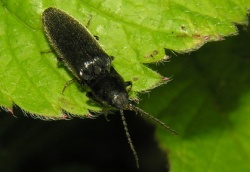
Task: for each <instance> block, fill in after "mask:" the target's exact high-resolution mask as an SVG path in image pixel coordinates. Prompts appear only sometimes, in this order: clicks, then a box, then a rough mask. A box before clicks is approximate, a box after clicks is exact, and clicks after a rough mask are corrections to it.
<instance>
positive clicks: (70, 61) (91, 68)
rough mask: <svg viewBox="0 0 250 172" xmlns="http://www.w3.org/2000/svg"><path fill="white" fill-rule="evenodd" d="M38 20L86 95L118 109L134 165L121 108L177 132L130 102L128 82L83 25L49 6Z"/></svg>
mask: <svg viewBox="0 0 250 172" xmlns="http://www.w3.org/2000/svg"><path fill="white" fill-rule="evenodd" d="M42 22H43V27H44V30H45V33H46V35H47V38H48V40H49V42H50V43H51V45H52V47H53V48H54V50H55V51H56V53H57V54H58V56H59V57H58V58H59V60H62V61H63V62H64V63H65V64H66V66H67V67H68V69H69V70H70V71H71V72H72V74H73V75H74V76H75V78H76V80H77V82H78V83H79V84H80V85H81V86H84V85H85V86H87V87H89V88H90V90H91V92H88V93H87V97H89V98H90V99H92V100H94V101H95V102H97V103H99V104H101V105H106V106H111V107H113V108H115V109H117V110H119V111H120V114H121V118H122V123H123V125H124V129H125V133H126V136H127V139H128V143H129V145H130V148H131V150H132V152H133V154H134V157H135V161H136V165H137V167H138V168H139V159H138V156H137V153H136V151H135V148H134V146H133V143H132V140H131V138H130V134H129V132H128V128H127V123H126V120H125V117H124V112H123V111H124V110H131V111H135V112H136V113H140V114H141V115H144V116H146V117H148V118H150V119H151V120H153V121H155V122H157V123H159V124H160V125H162V126H163V127H164V128H166V129H168V130H169V131H171V132H172V133H175V134H177V133H176V132H175V131H174V130H172V129H171V128H170V127H169V126H167V125H166V124H164V123H163V122H161V121H160V120H159V119H157V118H155V117H153V116H151V115H149V114H148V113H146V112H144V111H143V110H142V109H140V108H138V107H136V106H135V105H133V101H132V100H130V99H129V94H128V92H129V90H130V89H131V87H132V82H131V81H126V82H125V81H124V79H123V78H122V76H121V75H120V74H119V73H118V72H117V71H116V70H115V68H114V67H113V66H112V65H111V63H112V61H113V59H114V57H112V56H109V55H108V54H107V53H106V52H105V51H104V50H103V49H102V47H101V46H100V44H99V43H98V41H97V39H96V37H95V36H93V35H92V34H91V33H90V32H89V30H88V29H87V28H86V27H85V26H83V25H82V24H80V23H79V22H78V21H77V20H75V19H74V18H73V17H71V16H70V15H68V14H67V13H65V12H63V11H61V10H59V9H56V8H53V7H50V8H47V9H45V10H44V12H43V14H42Z"/></svg>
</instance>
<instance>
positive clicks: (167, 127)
mask: <svg viewBox="0 0 250 172" xmlns="http://www.w3.org/2000/svg"><path fill="white" fill-rule="evenodd" d="M129 109H130V110H133V111H135V112H136V113H138V112H139V113H140V114H141V115H144V116H146V117H147V118H149V119H151V120H152V121H154V122H156V123H158V124H160V125H161V126H162V127H164V128H165V129H167V130H168V131H170V132H171V133H173V134H176V135H179V134H178V133H177V132H176V131H174V130H173V129H172V128H171V127H169V126H168V125H166V124H165V123H164V122H162V121H160V120H159V119H157V118H156V117H154V116H152V115H150V114H148V113H147V112H144V111H143V110H142V109H140V108H138V107H136V106H134V105H132V104H129Z"/></svg>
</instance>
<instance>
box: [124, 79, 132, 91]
mask: <svg viewBox="0 0 250 172" xmlns="http://www.w3.org/2000/svg"><path fill="white" fill-rule="evenodd" d="M125 85H126V87H127V91H128V92H130V91H131V89H132V82H131V81H127V82H125Z"/></svg>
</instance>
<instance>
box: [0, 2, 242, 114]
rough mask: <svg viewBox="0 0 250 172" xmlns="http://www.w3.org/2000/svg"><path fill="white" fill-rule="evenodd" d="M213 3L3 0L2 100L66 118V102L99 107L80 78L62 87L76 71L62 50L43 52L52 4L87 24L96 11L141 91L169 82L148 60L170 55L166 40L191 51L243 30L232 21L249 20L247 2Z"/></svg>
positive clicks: (99, 31) (70, 106)
mask: <svg viewBox="0 0 250 172" xmlns="http://www.w3.org/2000/svg"><path fill="white" fill-rule="evenodd" d="M214 3H215V2H214ZM214 3H211V4H208V3H199V4H197V3H195V4H194V3H191V2H190V3H189V4H186V3H184V4H181V3H180V2H178V3H177V2H175V1H167V2H163V1H159V2H157V3H156V2H154V3H152V2H143V1H136V2H134V1H132V0H131V1H115V2H114V1H105V2H103V1H91V2H88V1H82V2H80V1H77V2H71V1H68V2H63V3H61V2H58V1H46V0H44V1H40V2H37V1H32V0H25V1H20V2H16V1H9V0H8V1H7V0H2V1H1V7H0V15H1V16H2V18H3V20H1V23H0V40H1V46H0V47H1V48H0V57H1V58H0V64H1V68H0V70H1V71H0V72H1V73H2V74H3V75H1V77H0V87H1V94H0V95H1V98H0V99H2V100H5V101H3V102H1V103H2V104H1V105H2V106H4V107H8V108H11V105H12V104H13V103H14V104H16V105H18V106H19V107H21V108H22V109H23V110H24V111H27V112H28V113H30V114H34V115H37V116H39V117H42V118H45V119H60V118H64V115H63V113H62V110H64V111H66V112H69V113H71V114H75V115H78V116H84V115H86V114H88V109H92V110H98V109H99V108H98V106H97V105H96V104H95V103H93V102H91V101H90V100H88V98H87V97H86V96H85V92H86V89H85V88H83V89H79V88H78V86H77V84H72V85H70V87H69V88H67V90H66V92H65V94H64V95H62V94H61V91H62V89H63V87H64V85H65V83H66V82H67V81H69V80H70V79H71V78H72V77H73V76H72V75H71V74H70V72H68V71H67V69H65V67H60V66H58V63H57V60H56V55H55V54H52V53H47V54H44V53H41V52H46V51H49V50H51V47H50V46H49V43H48V41H47V39H46V38H45V35H44V31H43V27H42V23H41V14H42V12H43V10H44V9H46V8H47V7H51V6H54V7H57V8H59V9H61V10H64V11H65V12H67V13H69V14H70V15H72V16H73V17H75V18H76V19H77V20H79V21H80V22H81V23H83V24H85V23H87V21H88V20H89V17H90V15H92V16H93V19H92V21H91V24H90V27H89V29H90V31H91V32H92V33H93V34H94V35H98V36H99V37H100V43H101V44H102V45H103V47H104V49H105V50H106V51H107V52H108V54H110V55H113V56H115V57H116V59H115V61H114V63H113V65H114V67H115V68H116V69H117V70H118V72H120V73H121V74H122V76H123V77H124V78H125V80H132V81H134V82H133V90H132V91H133V93H135V92H141V91H144V90H148V89H151V88H154V87H155V86H158V85H160V84H161V83H162V79H163V77H162V76H160V75H159V74H158V73H156V72H154V71H152V70H150V69H149V68H147V67H145V66H143V65H142V63H152V62H157V61H163V60H164V59H166V56H165V52H164V48H167V49H172V50H174V51H179V52H186V51H189V50H193V49H197V48H198V47H200V46H201V45H203V44H204V43H205V42H207V41H211V40H221V39H222V38H223V36H226V35H229V34H235V33H236V28H235V26H234V25H233V24H232V22H236V23H243V22H244V21H245V19H246V14H245V13H246V11H245V6H244V5H242V4H237V3H236V2H235V3H227V2H224V3H223V1H221V2H220V3H218V4H214ZM145 7H146V8H145ZM197 7H202V8H203V9H202V10H201V8H197ZM214 7H215V9H214ZM211 8H213V9H214V10H209V9H211ZM204 9H206V10H204ZM229 9H230V10H229ZM226 11H227V12H228V13H229V15H226V14H225V13H226ZM215 12H216V13H215ZM224 14H225V15H224ZM131 65H132V67H131Z"/></svg>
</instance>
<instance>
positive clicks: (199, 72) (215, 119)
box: [142, 26, 250, 172]
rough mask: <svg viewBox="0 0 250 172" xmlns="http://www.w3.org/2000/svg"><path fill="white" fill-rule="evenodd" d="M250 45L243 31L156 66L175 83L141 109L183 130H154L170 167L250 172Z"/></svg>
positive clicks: (160, 90)
mask: <svg viewBox="0 0 250 172" xmlns="http://www.w3.org/2000/svg"><path fill="white" fill-rule="evenodd" d="M249 29H250V28H249V26H248V30H249ZM249 45H250V34H249V33H248V34H247V33H245V32H241V33H240V35H239V36H237V37H232V38H230V39H227V40H226V41H223V42H218V43H213V44H209V45H206V46H204V47H202V48H201V49H200V50H199V51H196V52H194V53H191V54H190V55H185V56H184V55H181V56H180V57H178V58H172V59H171V63H167V64H166V66H164V67H158V70H159V72H160V73H163V74H168V75H170V74H174V77H173V81H172V82H170V83H169V84H168V85H166V86H164V87H159V88H157V89H155V90H154V91H152V93H151V94H150V99H149V100H148V101H146V100H144V101H142V107H143V109H144V110H146V111H148V112H149V113H151V114H156V115H158V117H159V118H160V119H161V120H162V121H164V122H165V123H166V124H169V125H170V126H171V127H172V128H174V129H175V130H176V131H178V132H179V134H180V135H179V136H173V135H170V134H168V133H166V131H165V130H164V129H162V128H161V127H158V128H157V132H156V133H157V138H158V139H159V143H160V145H161V147H162V149H163V150H164V151H165V152H166V153H168V156H169V159H170V164H171V171H173V172H175V171H177V172H182V171H185V172H189V171H190V172H191V171H192V172H200V171H227V172H231V171H232V172H233V171H242V172H247V171H250V165H249V162H250V146H249V144H248V141H249V138H250V133H249V126H250V122H249V121H250V108H249V107H250V106H249V104H250V80H249V78H250V68H249V66H250V58H249V57H250V53H249Z"/></svg>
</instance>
